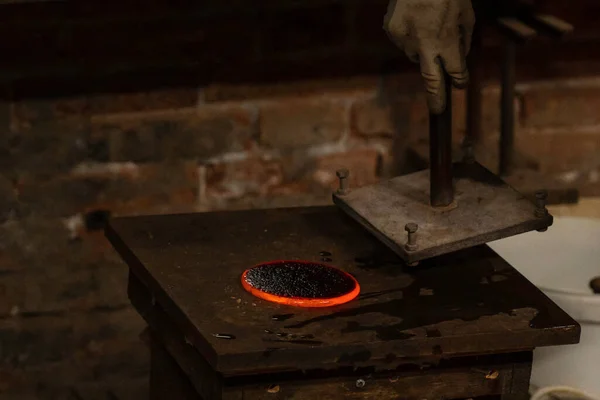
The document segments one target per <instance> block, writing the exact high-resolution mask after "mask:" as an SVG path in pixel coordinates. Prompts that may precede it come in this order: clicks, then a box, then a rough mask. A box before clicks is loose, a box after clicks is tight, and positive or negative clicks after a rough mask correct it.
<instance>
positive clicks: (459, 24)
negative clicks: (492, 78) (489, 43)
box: [384, 0, 475, 114]
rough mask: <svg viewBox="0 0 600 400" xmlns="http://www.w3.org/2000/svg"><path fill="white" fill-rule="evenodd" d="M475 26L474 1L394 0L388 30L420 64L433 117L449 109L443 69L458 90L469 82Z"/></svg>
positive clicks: (385, 25) (388, 14) (399, 45)
mask: <svg viewBox="0 0 600 400" xmlns="http://www.w3.org/2000/svg"><path fill="white" fill-rule="evenodd" d="M474 24H475V13H474V12H473V7H472V5H471V0H390V3H389V5H388V10H387V14H386V15H385V18H384V29H385V31H386V32H387V34H388V36H389V37H390V39H391V40H392V41H393V42H394V43H395V44H396V45H397V46H398V47H399V48H400V49H401V50H403V51H404V52H405V53H406V55H407V56H408V58H409V59H410V60H411V61H413V62H415V63H419V64H420V66H421V75H422V76H423V79H424V81H425V89H426V91H427V103H428V105H429V110H430V111H431V112H432V113H435V114H439V113H441V112H443V111H444V109H445V108H446V100H445V99H446V97H445V96H446V93H445V87H444V73H443V69H442V68H444V69H445V71H446V72H447V73H448V75H450V77H451V78H452V84H453V85H454V86H455V87H457V88H463V87H465V86H466V85H467V83H468V81H469V72H468V71H467V63H466V60H465V57H466V55H467V54H468V52H469V49H470V47H471V36H472V34H473V26H474Z"/></svg>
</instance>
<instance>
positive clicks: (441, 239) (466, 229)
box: [333, 162, 553, 263]
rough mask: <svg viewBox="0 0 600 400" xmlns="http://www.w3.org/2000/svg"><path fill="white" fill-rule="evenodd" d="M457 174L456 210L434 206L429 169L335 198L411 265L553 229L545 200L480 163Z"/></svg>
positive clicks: (464, 165)
mask: <svg viewBox="0 0 600 400" xmlns="http://www.w3.org/2000/svg"><path fill="white" fill-rule="evenodd" d="M453 170H454V191H455V205H454V206H453V207H447V208H444V209H435V208H433V207H431V206H430V204H429V170H424V171H420V172H416V173H414V174H410V175H404V176H399V177H396V178H393V179H390V180H386V181H383V182H380V183H378V184H375V185H370V186H365V187H362V188H356V189H353V190H350V191H348V192H346V193H345V194H344V195H340V194H339V193H334V194H333V201H334V203H335V204H336V205H337V206H339V207H340V208H341V209H342V210H344V211H345V212H346V213H347V214H348V215H350V216H351V217H352V218H354V219H355V220H356V221H358V222H359V223H360V224H362V225H363V226H364V227H365V228H366V229H367V230H369V231H370V232H371V233H373V234H374V235H375V236H376V237H377V238H378V239H379V240H381V241H382V242H383V243H385V244H386V245H387V246H389V247H390V248H391V249H392V250H394V251H395V252H396V253H397V254H398V255H399V256H400V257H402V258H403V259H404V260H405V261H406V262H407V263H414V262H416V261H420V260H425V259H428V258H431V257H435V256H438V255H441V254H446V253H450V252H454V251H457V250H461V249H465V248H469V247H473V246H476V245H479V244H483V243H487V242H491V241H493V240H497V239H502V238H505V237H509V236H513V235H517V234H520V233H524V232H528V231H533V230H540V231H543V230H544V229H547V228H548V227H549V226H550V225H552V221H553V218H552V215H550V214H549V213H548V211H547V210H545V206H543V205H542V201H541V200H542V199H541V198H540V199H538V201H537V204H534V203H533V202H531V201H530V200H528V199H527V198H525V196H523V195H522V194H520V193H519V192H517V191H516V190H515V189H513V188H512V187H510V186H509V185H508V184H506V183H505V182H504V181H503V180H502V179H500V178H499V177H498V176H496V175H494V174H492V173H491V172H490V171H488V170H487V169H485V168H484V167H483V166H481V165H480V164H479V163H477V162H472V163H456V164H454V166H453ZM540 197H543V196H542V195H540ZM542 210H544V211H542ZM407 224H409V225H407ZM412 224H415V225H412ZM415 228H416V229H415ZM417 229H418V237H417Z"/></svg>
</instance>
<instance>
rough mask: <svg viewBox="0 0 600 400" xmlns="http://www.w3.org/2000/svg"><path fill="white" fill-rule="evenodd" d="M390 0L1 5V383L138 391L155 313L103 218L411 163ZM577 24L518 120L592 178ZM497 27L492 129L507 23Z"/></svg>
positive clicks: (27, 391) (412, 114)
mask: <svg viewBox="0 0 600 400" xmlns="http://www.w3.org/2000/svg"><path fill="white" fill-rule="evenodd" d="M323 1H324V0H323ZM184 3H185V2H181V3H177V4H184ZM230 3H231V4H230V5H231V6H234V5H236V4H237V3H236V2H235V1H231V2H230ZM385 3H386V2H385V1H378V2H375V3H368V4H369V5H368V6H366V5H365V3H363V2H360V1H348V2H347V3H343V4H342V3H340V2H335V1H333V2H327V1H324V3H323V2H306V4H304V5H303V6H302V7H300V6H298V5H295V6H294V7H296V8H294V9H293V10H292V8H291V6H289V7H288V6H286V7H283V9H277V8H273V7H272V6H271V5H270V4H271V3H269V2H265V7H267V9H268V10H269V12H268V13H266V14H265V13H263V12H261V13H257V12H255V13H253V14H252V13H251V14H246V17H247V18H241V17H240V14H235V13H233V14H232V13H231V12H230V11H228V12H227V13H226V15H225V16H222V19H219V18H216V17H214V16H213V18H212V19H206V18H207V17H204V16H203V14H202V12H204V11H202V10H196V11H195V12H196V14H197V15H196V14H194V13H191V12H186V13H182V11H181V10H180V9H178V7H181V6H178V7H175V6H172V7H174V8H172V9H170V11H169V12H166V11H165V7H166V6H164V5H162V6H161V7H162V8H160V7H159V6H158V5H156V7H148V8H146V9H144V10H143V11H140V12H139V13H138V10H137V9H136V8H133V7H132V8H131V9H129V8H128V7H127V3H125V4H123V5H122V9H121V10H120V11H121V13H120V14H119V13H117V14H115V11H114V10H112V11H111V10H110V7H109V8H107V9H102V10H103V11H102V12H99V10H98V9H97V8H93V7H92V6H88V7H90V9H87V8H86V7H84V6H81V9H78V10H76V11H77V15H75V16H74V15H72V13H75V11H71V13H67V12H66V11H65V9H62V8H61V7H62V6H60V5H58V6H55V7H57V8H52V9H47V8H43V7H49V6H47V5H46V6H43V7H42V6H41V5H36V6H31V7H32V8H28V9H27V10H24V9H21V8H18V7H17V8H12V6H11V8H8V9H7V12H6V13H4V14H3V16H2V17H0V18H5V19H6V21H5V22H7V23H6V24H3V25H0V26H1V28H0V30H2V32H3V36H1V37H3V38H7V37H14V38H18V40H14V41H10V40H6V39H3V40H1V41H0V46H2V50H3V52H4V53H3V54H9V55H11V57H6V58H5V59H4V60H3V67H4V69H3V71H5V72H6V73H5V74H4V75H3V76H2V82H1V88H0V94H1V96H0V97H1V99H2V101H1V102H0V129H1V134H0V276H1V277H2V280H1V281H0V395H4V396H7V397H2V398H11V397H8V396H14V398H19V399H28V398H74V399H79V398H86V399H87V398H103V397H102V396H103V395H104V398H123V399H130V398H138V397H139V396H143V392H144V386H145V377H146V374H147V368H148V359H147V355H146V351H145V349H144V347H143V346H142V344H141V342H140V341H139V340H138V338H137V335H138V333H139V332H140V331H141V329H142V327H143V323H142V321H141V320H140V318H138V317H137V316H136V315H135V313H134V312H133V311H132V310H131V308H130V307H129V305H128V301H127V298H126V294H125V282H126V270H125V268H124V266H123V264H122V263H121V261H120V260H119V258H118V257H117V256H116V254H115V253H114V252H113V251H112V250H111V248H110V246H109V245H108V244H107V242H106V241H105V240H104V238H103V237H102V232H101V228H102V226H103V224H104V222H105V221H106V219H107V218H108V217H109V216H111V215H112V216H114V215H131V214H147V213H168V212H188V211H206V210H212V209H234V208H245V207H271V206H291V205H307V204H324V203H328V202H329V201H330V199H329V196H330V191H331V189H332V187H334V185H335V170H336V168H338V167H341V166H344V167H348V168H350V170H351V178H352V179H351V184H352V185H363V184H367V183H370V182H374V181H376V180H378V179H380V177H382V176H387V175H390V174H394V173H397V172H398V171H401V170H402V169H403V168H404V167H406V165H405V163H406V158H405V150H406V148H407V146H409V145H410V144H411V143H415V142H419V141H422V140H423V139H424V138H425V134H426V131H427V109H426V106H425V102H424V99H423V95H422V91H421V86H420V82H419V80H418V77H417V76H416V75H415V69H414V66H411V65H409V64H408V63H406V62H404V61H403V60H402V57H401V56H399V55H398V54H397V52H396V51H395V50H394V49H393V48H391V46H390V45H389V43H388V42H387V39H385V37H384V35H383V33H382V32H381V29H380V28H381V16H382V15H383V12H384V10H385ZM58 4H60V3H58ZM82 4H84V3H82ZM185 4H187V3H185ZM294 4H296V3H294ZM592 6H593V5H592ZM6 7H8V6H6ZM15 7H16V6H15ZM36 7H40V8H39V9H38V8H36ZM107 7H108V6H107ZM298 7H299V8H298ZM167 8H168V7H167ZM567 11H569V12H571V13H572V15H574V16H575V17H577V15H576V13H575V12H574V11H573V10H567ZM213 12H217V11H214V10H213ZM219 12H220V11H219ZM265 12H266V11H265ZM11 13H15V14H11ZM135 14H141V15H135ZM184 14H185V17H184ZM7 15H9V16H10V18H8V17H7ZM115 15H117V16H115ZM248 15H250V16H251V18H250V17H248ZM561 15H562V14H561ZM17 16H19V18H20V19H17V20H20V21H21V24H20V25H19V24H17V23H15V21H17V20H15V18H16V17H17ZM49 16H50V17H52V18H54V19H51V18H50V19H49ZM134 16H135V17H136V18H137V19H134ZM117 17H118V18H117ZM359 17H360V18H359ZM202 18H205V19H204V20H203V19H202ZM220 18H221V17H220ZM261 18H263V19H264V20H263V19H261ZM578 18H579V17H578ZM10 21H12V22H10ZM23 21H25V22H27V23H24V22H23ZM107 21H111V24H108V25H107ZM132 21H137V22H136V23H132ZM199 21H200V22H199ZM202 21H204V22H202ZM207 21H208V22H207ZM224 21H227V22H231V23H234V25H233V26H235V27H236V28H235V29H234V31H235V32H234V33H237V35H235V36H234V35H233V34H232V33H231V32H230V31H227V32H224V31H223V28H222V25H223V23H224ZM581 21H582V26H583V29H582V31H581V33H580V34H579V36H575V37H574V38H572V39H571V41H569V42H567V43H566V44H562V45H551V44H549V43H546V42H539V43H537V44H533V45H531V46H532V47H529V48H526V49H523V50H522V53H521V55H520V64H519V69H518V70H519V77H520V84H519V87H518V90H517V93H518V95H517V97H516V98H515V102H516V104H517V112H518V115H517V118H516V120H517V123H518V127H517V137H518V146H519V149H520V150H521V151H522V152H524V153H526V154H529V155H530V156H532V157H533V158H534V159H536V160H537V161H538V162H539V164H540V169H541V171H543V172H545V173H548V174H555V175H559V176H562V177H563V178H564V179H568V180H571V181H573V182H575V183H577V184H578V185H579V186H580V187H581V188H583V189H584V191H585V193H589V194H594V193H597V188H596V186H597V181H598V179H599V178H598V176H599V174H598V172H597V169H596V164H595V162H596V161H597V159H596V157H597V156H596V154H597V153H598V150H599V149H600V114H598V112H597V110H598V105H600V76H594V74H593V73H594V71H598V69H597V66H598V60H600V57H596V56H598V55H597V54H595V53H594V52H597V50H596V49H598V48H600V46H595V47H591V48H590V47H589V46H588V45H589V43H590V42H593V40H596V39H595V38H596V36H594V35H595V33H594V30H593V29H592V27H591V24H587V25H586V21H587V20H585V19H582V20H581ZM8 22H10V23H8ZM574 22H576V21H574ZM11 24H12V25H11ZM297 24H299V26H297ZM303 26H310V27H312V29H310V32H309V31H307V30H306V29H303V28H302V27H303ZM199 27H200V28H199ZM257 27H260V29H257ZM318 28H323V30H319V29H318ZM315 32H319V34H318V35H317V34H315ZM119 38H121V39H122V40H124V41H123V42H119V41H118V39H119ZM487 40H488V41H487V42H486V43H488V44H489V45H488V47H486V50H485V51H486V54H487V55H488V56H486V60H487V61H486V63H485V65H484V68H485V71H486V77H487V82H488V83H487V84H486V86H485V89H484V104H483V109H484V118H483V124H484V131H485V133H486V138H487V139H488V140H490V141H493V140H495V138H496V137H497V133H498V128H499V116H498V102H499V89H498V87H497V84H496V82H495V79H494V77H495V76H497V58H496V53H495V52H494V51H493V50H494V46H495V44H494V43H496V42H495V40H497V39H494V37H493V35H492V36H490V38H489V39H487ZM586 48H587V49H588V50H585V49H586ZM548 49H555V50H556V53H553V54H550V52H549V51H548ZM383 72H385V73H383ZM533 77H536V78H537V79H535V80H534V79H532V78H533ZM275 78H276V79H275ZM455 96H456V98H455V101H454V105H455V118H454V120H455V127H454V130H455V139H456V140H457V141H458V140H460V137H461V135H462V134H463V133H464V124H465V119H464V114H465V110H464V93H463V92H460V91H457V92H456V93H455ZM92 393H93V395H92ZM98 393H101V394H98ZM61 396H62V397H61ZM69 396H70V397H69ZM89 396H91V397H89ZM93 396H99V397H93ZM111 396H112V397H111Z"/></svg>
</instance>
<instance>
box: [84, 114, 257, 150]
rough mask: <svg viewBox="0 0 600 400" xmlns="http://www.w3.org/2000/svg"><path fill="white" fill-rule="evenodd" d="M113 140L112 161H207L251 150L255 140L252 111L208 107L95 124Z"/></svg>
mask: <svg viewBox="0 0 600 400" xmlns="http://www.w3.org/2000/svg"><path fill="white" fill-rule="evenodd" d="M92 123H93V129H94V131H95V132H96V135H98V136H100V137H102V136H105V137H108V138H110V154H111V160H113V161H156V160H177V159H200V160H202V159H207V158H211V157H214V156H216V155H219V154H222V153H226V152H234V151H240V150H243V149H245V148H246V147H248V146H249V145H250V144H251V143H252V140H253V137H254V135H255V129H256V128H255V126H254V116H253V112H252V110H251V109H249V108H243V107H235V106H232V107H223V106H214V107H210V106H207V107H204V108H201V109H199V110H195V109H186V110H183V109H182V110H179V111H165V112H153V113H134V114H127V115H113V116H107V117H102V118H100V117H99V118H94V119H93V120H92Z"/></svg>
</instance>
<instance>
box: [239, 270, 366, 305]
mask: <svg viewBox="0 0 600 400" xmlns="http://www.w3.org/2000/svg"><path fill="white" fill-rule="evenodd" d="M242 285H243V286H244V289H246V290H247V291H248V292H250V293H251V294H253V295H254V296H256V297H259V298H261V299H263V300H267V301H271V302H274V303H279V304H286V305H290V306H298V307H331V306H335V305H339V304H344V303H347V302H349V301H351V300H353V299H354V298H355V297H356V296H358V294H359V292H360V286H359V285H358V282H357V281H356V279H355V278H354V277H353V276H352V275H350V274H348V273H346V272H344V271H342V270H340V269H338V268H334V267H332V266H330V265H326V264H322V263H316V262H311V261H272V262H268V263H264V264H259V265H256V266H254V267H252V268H249V269H247V270H246V271H244V273H243V274H242Z"/></svg>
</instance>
